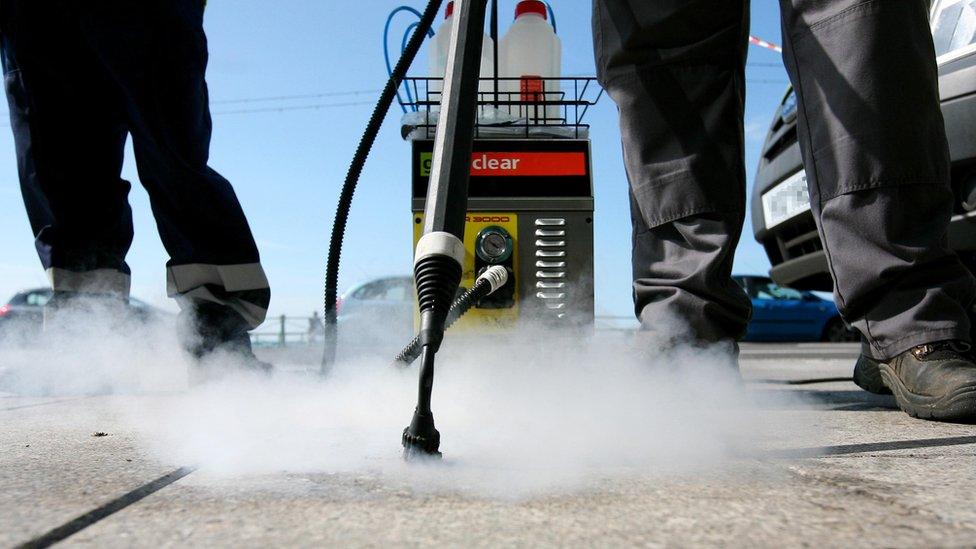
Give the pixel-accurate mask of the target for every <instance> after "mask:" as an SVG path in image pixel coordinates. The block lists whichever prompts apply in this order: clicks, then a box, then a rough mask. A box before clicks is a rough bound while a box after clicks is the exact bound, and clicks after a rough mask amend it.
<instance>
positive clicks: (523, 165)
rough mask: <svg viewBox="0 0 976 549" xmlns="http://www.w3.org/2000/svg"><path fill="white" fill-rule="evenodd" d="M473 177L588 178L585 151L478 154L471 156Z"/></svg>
mask: <svg viewBox="0 0 976 549" xmlns="http://www.w3.org/2000/svg"><path fill="white" fill-rule="evenodd" d="M471 175H472V176H474V177H485V176H496V177H497V176H509V177H527V176H528V177H531V176H574V175H586V155H585V154H584V153H582V152H476V153H474V154H473V155H471Z"/></svg>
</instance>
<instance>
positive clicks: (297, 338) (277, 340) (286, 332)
mask: <svg viewBox="0 0 976 549" xmlns="http://www.w3.org/2000/svg"><path fill="white" fill-rule="evenodd" d="M262 328H263V329H261V330H260V331H255V332H251V344H252V345H254V346H255V347H287V346H289V345H310V344H312V343H315V342H317V341H322V337H323V334H324V331H323V325H322V317H320V316H318V315H313V316H287V315H281V316H277V317H273V318H269V319H268V321H267V322H266V323H265V325H264V326H263V327H262Z"/></svg>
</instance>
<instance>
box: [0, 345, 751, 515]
mask: <svg viewBox="0 0 976 549" xmlns="http://www.w3.org/2000/svg"><path fill="white" fill-rule="evenodd" d="M647 339H648V336H645V337H644V338H641V337H639V336H635V335H634V334H622V333H615V332H611V333H602V334H596V335H590V336H583V335H580V334H576V335H572V334H565V333H558V332H546V331H544V330H526V331H523V332H522V333H521V334H520V335H519V336H518V337H506V335H505V334H502V333H486V334H470V335H467V336H464V335H461V334H452V336H451V337H449V338H448V340H447V342H446V344H445V346H444V349H443V350H442V352H441V353H440V354H439V355H438V361H437V374H436V379H435V385H434V397H433V409H434V415H435V419H436V422H437V427H438V429H439V430H440V432H441V435H442V444H441V450H442V451H443V452H444V454H445V457H444V460H443V462H442V463H440V464H436V465H430V466H421V467H417V466H414V465H407V464H404V463H403V461H402V459H401V457H400V452H401V448H400V433H401V432H402V430H403V428H404V427H405V426H406V425H407V423H408V422H409V420H410V417H411V414H412V411H413V407H414V405H415V403H416V392H417V370H416V366H414V368H411V369H408V370H397V369H394V368H392V367H391V366H390V365H389V361H388V359H387V358H386V357H378V358H359V359H356V360H346V361H343V362H340V363H339V364H338V365H337V366H336V367H335V369H334V370H333V372H332V373H331V375H330V376H329V377H327V378H324V379H321V378H319V377H318V376H316V375H314V373H312V371H313V370H314V365H315V364H316V363H317V358H318V356H317V352H315V351H309V353H310V354H309V355H308V356H305V357H300V358H301V359H303V360H304V362H305V363H306V365H304V366H303V365H291V367H289V366H290V365H289V364H278V366H279V367H280V370H281V372H280V373H278V374H276V375H275V376H274V377H272V378H270V379H265V378H261V377H255V376H227V377H223V378H221V379H219V380H212V381H209V382H206V383H203V384H200V385H193V386H189V387H187V385H186V379H187V376H186V370H187V363H186V362H185V360H184V359H183V357H182V355H181V354H180V352H179V351H178V350H177V342H176V337H175V331H174V330H173V328H172V327H170V326H153V327H143V328H140V329H139V330H137V333H136V334H135V335H132V334H131V333H129V334H127V335H125V336H123V335H120V334H119V333H116V332H113V331H112V330H110V329H105V330H102V331H101V332H99V333H96V334H94V336H92V334H90V333H88V334H85V337H82V336H81V334H77V333H76V334H61V335H60V336H59V337H58V338H56V339H50V340H48V344H47V345H46V346H45V347H44V348H43V349H33V350H31V349H28V348H21V349H19V350H15V351H13V352H10V353H7V354H8V356H9V355H12V356H13V358H14V361H15V362H17V363H18V364H16V365H15V367H14V368H12V369H10V368H8V376H7V377H6V378H4V380H0V391H9V390H14V391H26V392H30V391H34V392H37V391H39V390H46V391H48V392H52V391H54V392H59V393H64V392H66V391H82V392H84V391H116V392H118V391H125V392H153V393H157V394H148V395H143V396H142V397H140V398H127V399H124V400H122V401H120V402H125V404H124V405H121V404H120V409H119V410H118V411H119V415H120V417H122V418H124V421H126V423H127V424H128V425H130V426H131V427H132V428H133V429H134V430H135V431H137V432H138V433H139V437H140V440H142V441H144V444H145V445H146V447H147V448H150V449H151V450H152V452H153V455H154V456H156V457H157V458H158V459H160V460H163V461H165V462H168V463H171V464H174V465H187V464H192V465H197V466H199V467H201V468H202V469H204V470H206V471H209V472H211V473H215V474H220V475H252V474H268V473H277V472H282V471H287V472H301V473H340V474H351V475H357V474H368V475H380V476H382V477H384V478H388V479H390V481H391V482H394V483H407V484H408V485H410V486H412V487H413V488H415V489H431V490H448V491H463V492H470V493H474V494H481V495H489V496H498V497H513V496H514V497H520V496H524V495H531V494H537V493H540V492H547V491H548V492H551V491H558V490H569V489H576V488H580V487H584V486H587V485H590V484H591V483H594V482H599V481H600V479H606V478H614V477H619V476H620V475H625V474H630V473H628V471H629V472H633V471H648V470H653V471H661V470H665V471H669V470H675V471H681V470H688V469H689V468H698V467H711V466H716V465H720V464H725V463H727V462H728V461H729V459H730V458H731V457H732V456H733V454H734V452H735V449H736V448H739V447H744V446H746V447H751V446H754V445H756V444H758V443H759V442H760V440H759V439H760V437H762V436H763V435H762V429H761V427H757V426H758V425H761V424H762V420H761V419H758V417H757V415H761V412H760V411H757V410H756V409H755V407H752V406H750V405H749V404H748V403H747V402H746V400H745V399H744V397H743V396H742V393H741V392H740V391H739V386H738V380H737V377H736V376H735V375H732V370H731V368H730V366H729V358H728V356H727V354H724V353H723V352H722V350H721V349H712V350H708V349H697V348H696V349H692V348H689V347H685V348H681V347H679V348H674V349H672V350H670V351H668V352H662V351H659V347H660V345H659V343H660V342H659V341H658V340H656V339H655V338H653V337H650V339H651V340H647ZM222 360H223V361H224V362H226V364H222V365H219V364H218V365H217V366H224V367H226V368H232V366H233V364H232V359H231V358H229V357H224V358H223V359H222ZM290 361H291V362H297V361H298V360H296V359H295V357H294V356H293V357H292V358H291V359H290ZM28 366H30V368H28ZM211 366H214V365H213V364H211ZM11 370H17V371H19V372H20V373H19V374H18V375H13V376H11V375H10V371H11ZM25 372H29V373H25ZM174 387H179V388H181V390H180V391H178V392H175V393H168V394H158V393H159V392H160V391H167V390H171V389H173V388H174Z"/></svg>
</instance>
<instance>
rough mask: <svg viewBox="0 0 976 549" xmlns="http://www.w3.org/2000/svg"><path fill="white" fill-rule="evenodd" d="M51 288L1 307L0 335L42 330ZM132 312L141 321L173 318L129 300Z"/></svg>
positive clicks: (25, 293) (34, 291) (31, 292)
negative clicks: (45, 307)
mask: <svg viewBox="0 0 976 549" xmlns="http://www.w3.org/2000/svg"><path fill="white" fill-rule="evenodd" d="M52 293H53V292H52V291H51V289H50V288H34V289H32V290H24V291H22V292H19V293H17V294H15V295H14V296H13V297H12V298H10V300H9V301H7V303H6V304H5V305H2V306H0V333H2V334H3V335H7V336H9V335H12V334H15V333H16V335H21V336H31V335H34V334H37V333H39V332H40V330H41V326H42V324H43V322H44V306H45V305H46V304H47V302H48V300H50V299H51V295H52ZM129 306H130V310H131V311H132V312H133V313H134V314H135V315H136V318H139V319H141V320H146V321H148V320H155V319H160V318H165V317H167V316H171V315H170V314H169V313H167V312H165V311H163V310H161V309H157V308H156V307H153V306H152V305H149V304H148V303H146V302H144V301H140V300H138V299H136V298H134V297H130V298H129Z"/></svg>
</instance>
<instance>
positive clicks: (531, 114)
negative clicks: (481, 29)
mask: <svg viewBox="0 0 976 549" xmlns="http://www.w3.org/2000/svg"><path fill="white" fill-rule="evenodd" d="M498 58H499V65H500V71H499V74H500V76H502V77H505V78H517V79H518V80H512V81H506V82H505V86H504V87H503V90H504V91H505V92H506V93H505V94H504V95H503V96H502V98H501V99H502V100H506V99H508V100H512V101H524V102H527V103H525V104H521V105H513V106H512V107H511V108H510V110H509V112H510V114H511V115H513V116H517V117H519V118H528V120H529V123H530V124H532V123H543V120H542V119H545V120H547V121H548V122H549V123H554V122H556V121H557V120H558V119H560V118H561V117H562V116H563V113H562V111H563V110H562V108H560V107H559V106H549V107H546V108H545V109H543V108H540V107H538V106H533V104H532V102H536V101H540V100H541V99H542V98H543V97H544V98H545V100H546V101H558V100H559V99H560V94H559V82H558V81H553V80H548V81H547V80H542V79H543V78H559V76H560V74H561V72H562V43H561V42H560V40H559V37H558V36H556V33H555V32H554V31H553V29H552V26H551V25H550V24H549V21H548V17H547V13H546V4H545V3H544V2H541V1H540V0H521V1H520V2H519V3H518V4H517V5H516V7H515V22H514V23H512V26H511V27H509V29H508V32H507V33H505V36H503V37H502V39H501V41H500V42H499V44H498Z"/></svg>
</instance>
